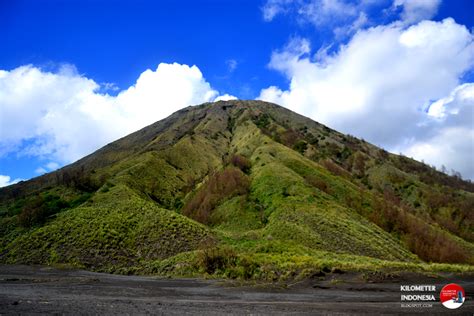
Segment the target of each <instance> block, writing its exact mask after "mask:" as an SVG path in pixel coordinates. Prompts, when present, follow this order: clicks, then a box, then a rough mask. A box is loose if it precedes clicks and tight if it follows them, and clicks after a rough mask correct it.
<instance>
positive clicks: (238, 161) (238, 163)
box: [230, 155, 252, 174]
mask: <svg viewBox="0 0 474 316" xmlns="http://www.w3.org/2000/svg"><path fill="white" fill-rule="evenodd" d="M230 163H231V164H232V165H234V166H235V167H237V168H239V169H240V170H242V171H243V172H244V173H247V174H248V173H249V171H250V168H251V167H252V164H251V163H250V161H249V160H248V159H247V158H245V157H244V156H241V155H233V156H232V157H231V158H230Z"/></svg>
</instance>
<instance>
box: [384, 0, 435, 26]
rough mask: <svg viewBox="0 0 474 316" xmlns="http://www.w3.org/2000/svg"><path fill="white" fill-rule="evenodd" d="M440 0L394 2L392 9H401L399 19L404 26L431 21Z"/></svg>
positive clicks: (396, 0)
mask: <svg viewBox="0 0 474 316" xmlns="http://www.w3.org/2000/svg"><path fill="white" fill-rule="evenodd" d="M440 4H441V0H394V1H393V5H392V8H393V9H397V8H398V7H401V8H402V13H401V18H402V21H403V22H404V23H405V24H413V23H417V22H419V21H422V20H428V19H431V18H432V17H434V16H435V15H436V13H437V12H438V7H439V5H440Z"/></svg>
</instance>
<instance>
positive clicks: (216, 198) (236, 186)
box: [182, 168, 250, 224]
mask: <svg viewBox="0 0 474 316" xmlns="http://www.w3.org/2000/svg"><path fill="white" fill-rule="evenodd" d="M249 187H250V182H249V180H248V178H247V176H246V175H245V174H244V173H243V172H242V171H240V170H239V169H237V168H226V169H224V170H222V171H219V172H216V173H215V174H213V175H212V176H210V177H209V179H208V180H207V182H206V183H204V184H203V185H202V187H201V188H200V189H199V190H198V191H197V192H196V194H195V195H194V196H193V197H192V198H191V199H190V200H188V201H187V203H186V204H185V205H184V207H183V209H182V213H183V214H184V215H186V216H188V217H189V218H192V219H194V220H196V221H198V222H200V223H203V224H210V223H209V221H210V216H211V213H212V211H213V210H214V208H215V207H216V206H217V205H218V204H219V203H220V202H221V201H223V200H225V199H229V198H231V197H234V196H237V195H244V194H247V193H248V190H249Z"/></svg>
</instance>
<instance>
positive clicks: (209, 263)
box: [197, 247, 237, 274]
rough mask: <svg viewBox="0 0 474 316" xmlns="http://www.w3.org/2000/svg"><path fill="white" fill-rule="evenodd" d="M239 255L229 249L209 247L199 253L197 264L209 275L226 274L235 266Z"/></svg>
mask: <svg viewBox="0 0 474 316" xmlns="http://www.w3.org/2000/svg"><path fill="white" fill-rule="evenodd" d="M236 261H237V254H236V253H235V251H234V250H233V249H231V248H229V247H209V248H205V249H203V250H202V251H201V252H199V253H198V257H197V262H198V265H199V267H200V268H201V269H203V270H204V271H205V272H206V273H208V274H214V273H215V272H217V271H221V272H224V271H225V270H227V269H228V268H229V267H231V266H235V264H236Z"/></svg>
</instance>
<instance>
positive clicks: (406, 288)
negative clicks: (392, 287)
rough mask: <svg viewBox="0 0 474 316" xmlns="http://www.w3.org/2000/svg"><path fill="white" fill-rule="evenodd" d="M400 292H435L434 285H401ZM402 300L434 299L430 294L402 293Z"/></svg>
mask: <svg viewBox="0 0 474 316" xmlns="http://www.w3.org/2000/svg"><path fill="white" fill-rule="evenodd" d="M400 291H401V292H435V291H436V286H434V285H401V286H400ZM401 300H402V301H436V298H435V297H434V295H432V294H402V295H401Z"/></svg>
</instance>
